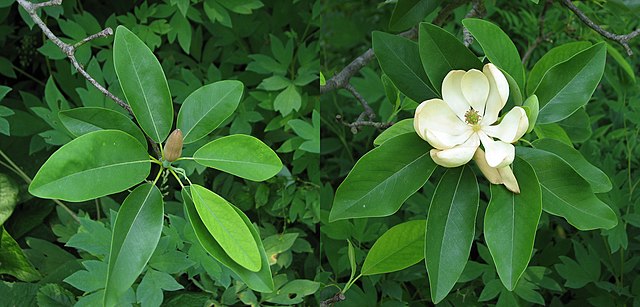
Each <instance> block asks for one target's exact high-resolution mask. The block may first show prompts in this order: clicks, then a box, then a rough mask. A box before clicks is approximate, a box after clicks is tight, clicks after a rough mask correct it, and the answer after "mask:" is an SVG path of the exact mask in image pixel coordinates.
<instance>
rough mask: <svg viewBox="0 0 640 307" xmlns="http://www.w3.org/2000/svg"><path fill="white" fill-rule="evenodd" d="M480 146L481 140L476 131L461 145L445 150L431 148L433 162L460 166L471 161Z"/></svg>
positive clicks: (448, 165) (445, 165)
mask: <svg viewBox="0 0 640 307" xmlns="http://www.w3.org/2000/svg"><path fill="white" fill-rule="evenodd" d="M478 146H480V140H479V139H478V134H477V133H474V134H472V135H471V137H469V139H468V140H467V141H466V142H464V143H463V144H461V145H458V146H456V147H453V148H450V149H445V150H439V149H431V151H430V152H429V153H430V154H431V159H433V162H435V163H436V164H438V165H441V166H444V167H458V166H460V165H464V164H466V163H467V162H469V161H471V158H473V154H474V153H475V152H476V149H478Z"/></svg>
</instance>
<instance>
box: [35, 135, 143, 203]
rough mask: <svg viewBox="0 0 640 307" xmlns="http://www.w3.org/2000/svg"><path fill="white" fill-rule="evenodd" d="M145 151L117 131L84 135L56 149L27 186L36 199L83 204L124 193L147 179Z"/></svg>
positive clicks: (128, 136)
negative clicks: (83, 202) (52, 199)
mask: <svg viewBox="0 0 640 307" xmlns="http://www.w3.org/2000/svg"><path fill="white" fill-rule="evenodd" d="M150 167H151V163H150V162H149V154H148V153H147V150H146V147H143V146H142V145H141V144H140V142H138V141H137V140H136V139H135V138H134V137H132V136H130V135H128V134H126V133H124V132H122V131H117V130H99V131H94V132H90V133H87V134H85V135H82V136H80V137H78V138H77V139H75V140H72V141H71V142H69V143H67V144H65V145H64V146H62V147H60V149H58V150H57V151H56V152H54V153H53V154H52V155H51V157H49V159H48V160H47V161H46V162H45V163H44V165H42V167H41V168H40V170H39V171H38V173H37V174H36V176H35V178H33V181H32V182H31V184H30V185H29V193H31V194H33V195H34V196H37V197H40V198H54V199H62V200H66V201H74V202H79V201H85V200H89V199H94V198H98V197H102V196H106V195H109V194H113V193H117V192H121V191H124V190H126V189H128V188H130V187H132V186H134V185H136V184H138V183H139V182H141V181H142V180H144V179H145V178H147V176H148V175H149V169H150Z"/></svg>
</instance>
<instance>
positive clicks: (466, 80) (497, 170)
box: [413, 64, 529, 193]
mask: <svg viewBox="0 0 640 307" xmlns="http://www.w3.org/2000/svg"><path fill="white" fill-rule="evenodd" d="M482 70H483V71H479V70H477V69H471V70H469V71H463V70H452V71H451V72H449V74H447V76H446V77H445V78H444V80H443V81H442V98H443V99H430V100H427V101H424V102H423V103H421V104H420V105H419V106H418V108H417V109H416V114H415V118H414V121H413V126H414V128H415V130H416V132H417V133H418V135H419V136H420V137H421V138H423V139H424V140H425V141H427V142H429V144H431V146H433V147H434V149H432V150H431V152H430V153H431V158H432V159H433V161H434V162H435V163H437V164H438V165H442V166H444V167H457V166H460V165H463V164H466V163H467V162H469V161H470V160H471V159H474V160H475V161H476V163H477V164H478V167H479V168H480V170H481V171H482V173H483V174H484V175H485V176H486V177H487V179H489V181H490V182H491V183H494V184H504V185H505V186H506V187H507V188H508V189H509V190H511V191H513V192H515V193H520V188H519V187H518V182H517V181H516V178H515V176H514V175H513V171H512V170H511V168H510V167H509V165H510V164H511V163H512V162H513V159H514V156H515V148H514V147H513V145H511V143H515V142H516V141H517V140H518V139H520V138H521V137H522V136H523V135H524V134H525V132H526V131H527V128H528V127H529V120H528V118H527V115H526V113H525V111H524V109H523V108H521V107H514V108H513V109H511V111H509V112H508V113H507V114H506V115H505V116H504V117H503V118H502V121H500V123H499V124H497V125H493V124H494V123H495V122H496V121H497V120H498V113H499V112H500V110H502V108H504V106H505V104H506V103H507V98H508V97H509V84H508V83H507V79H506V78H505V76H504V74H502V72H501V71H500V70H499V69H498V68H497V67H496V66H495V65H493V64H487V65H485V66H484V68H483V69H482ZM494 138H496V139H497V140H495V139H494ZM480 144H482V147H484V151H483V150H482V149H480Z"/></svg>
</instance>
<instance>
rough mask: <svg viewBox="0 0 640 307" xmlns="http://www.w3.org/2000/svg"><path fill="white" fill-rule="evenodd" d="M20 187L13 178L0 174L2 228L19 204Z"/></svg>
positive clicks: (0, 220)
mask: <svg viewBox="0 0 640 307" xmlns="http://www.w3.org/2000/svg"><path fill="white" fill-rule="evenodd" d="M18 192H19V189H18V185H16V184H15V182H13V180H12V179H11V177H9V176H8V175H6V174H3V173H0V226H2V224H4V222H5V221H6V220H7V219H8V218H9V217H10V216H11V213H13V209H14V208H15V207H16V204H18Z"/></svg>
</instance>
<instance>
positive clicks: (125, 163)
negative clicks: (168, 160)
mask: <svg viewBox="0 0 640 307" xmlns="http://www.w3.org/2000/svg"><path fill="white" fill-rule="evenodd" d="M143 162H149V161H148V160H139V161H127V162H121V163H114V164H109V165H103V166H99V167H96V168H90V169H87V170H82V171H79V172H76V173H73V174H69V175H66V176H64V177H60V178H58V179H56V180H54V181H51V182H49V183H47V184H43V185H41V186H39V187H37V188H36V189H41V188H43V187H46V186H49V185H52V184H54V183H56V182H60V181H62V180H67V179H69V178H71V177H75V176H77V175H80V174H84V173H89V172H93V171H97V170H102V169H106V168H110V167H117V166H122V165H127V164H136V163H143Z"/></svg>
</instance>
